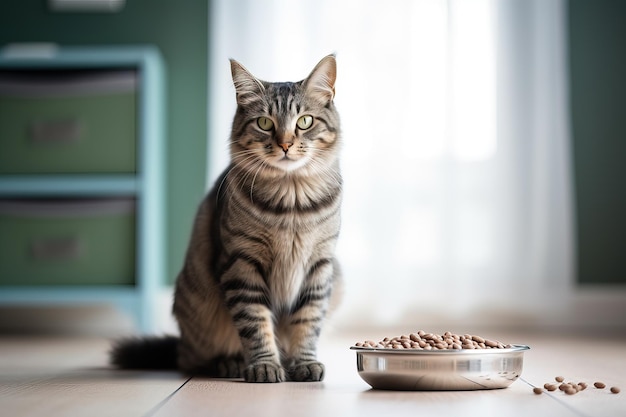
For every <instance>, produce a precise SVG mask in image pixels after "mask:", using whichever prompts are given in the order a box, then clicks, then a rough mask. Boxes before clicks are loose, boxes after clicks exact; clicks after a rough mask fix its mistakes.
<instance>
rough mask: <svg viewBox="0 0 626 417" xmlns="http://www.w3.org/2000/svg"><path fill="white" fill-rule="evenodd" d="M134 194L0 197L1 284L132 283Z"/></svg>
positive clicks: (133, 264) (133, 275)
mask: <svg viewBox="0 0 626 417" xmlns="http://www.w3.org/2000/svg"><path fill="white" fill-rule="evenodd" d="M134 283H135V203H134V200H133V199H103V200H50V201H46V200H0V285H97V284H104V285H132V284H134Z"/></svg>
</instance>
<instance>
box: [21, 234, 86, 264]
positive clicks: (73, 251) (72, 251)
mask: <svg viewBox="0 0 626 417" xmlns="http://www.w3.org/2000/svg"><path fill="white" fill-rule="evenodd" d="M30 247H31V255H32V257H33V259H35V260H37V261H75V260H78V259H80V258H81V257H82V256H83V254H84V253H85V245H84V244H83V242H82V240H81V239H80V238H79V237H78V236H65V237H45V238H36V239H34V240H33V241H32V242H31V245H30Z"/></svg>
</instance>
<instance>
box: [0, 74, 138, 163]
mask: <svg viewBox="0 0 626 417" xmlns="http://www.w3.org/2000/svg"><path fill="white" fill-rule="evenodd" d="M22 73H23V75H21V76H20V72H15V71H10V70H4V71H2V70H0V174H58V173H134V172H135V171H136V163H135V162H136V155H135V150H136V135H137V127H136V118H137V107H136V105H137V99H136V96H137V91H136V86H135V84H136V78H137V76H138V74H137V73H136V71H117V72H115V71H108V70H104V71H99V70H83V71H80V72H77V73H74V74H72V77H68V76H67V75H65V72H59V71H58V70H57V71H45V70H36V71H22Z"/></svg>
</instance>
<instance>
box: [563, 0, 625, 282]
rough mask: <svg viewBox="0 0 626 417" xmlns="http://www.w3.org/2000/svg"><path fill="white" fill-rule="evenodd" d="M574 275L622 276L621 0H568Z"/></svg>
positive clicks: (587, 278)
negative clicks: (575, 235)
mask: <svg viewBox="0 0 626 417" xmlns="http://www.w3.org/2000/svg"><path fill="white" fill-rule="evenodd" d="M569 17H570V25H569V33H570V65H571V109H572V128H573V145H574V146H573V149H574V172H575V183H576V210H577V215H578V222H577V228H578V280H579V282H580V283H583V284H616V283H621V284H625V283H626V255H625V248H626V183H625V180H626V1H623V0H593V1H592V0H570V2H569Z"/></svg>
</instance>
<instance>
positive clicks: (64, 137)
mask: <svg viewBox="0 0 626 417" xmlns="http://www.w3.org/2000/svg"><path fill="white" fill-rule="evenodd" d="M82 134H83V126H82V124H81V122H80V121H79V120H77V119H59V120H45V121H34V122H32V123H31V124H30V138H31V140H32V142H33V143H38V144H51V145H62V144H71V143H75V142H77V141H78V140H79V139H80V138H81V137H82Z"/></svg>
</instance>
